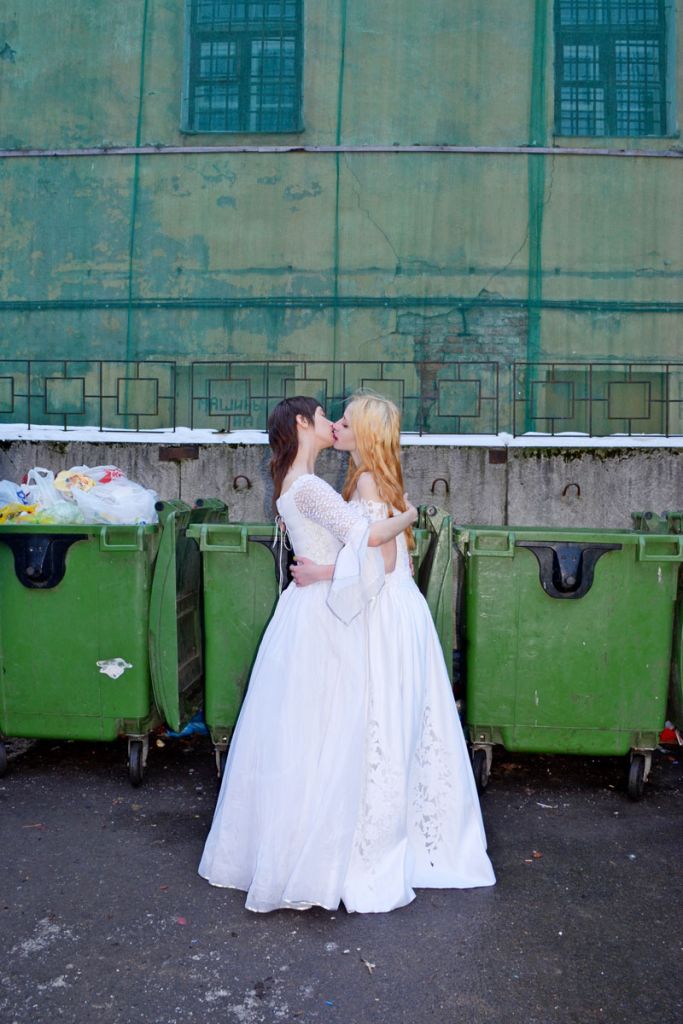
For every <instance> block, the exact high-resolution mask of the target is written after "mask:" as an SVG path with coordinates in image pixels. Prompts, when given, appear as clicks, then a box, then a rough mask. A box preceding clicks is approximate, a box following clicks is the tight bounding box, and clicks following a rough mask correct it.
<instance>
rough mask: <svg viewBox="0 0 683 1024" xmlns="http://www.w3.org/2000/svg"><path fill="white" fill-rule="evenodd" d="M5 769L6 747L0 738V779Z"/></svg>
mask: <svg viewBox="0 0 683 1024" xmlns="http://www.w3.org/2000/svg"><path fill="white" fill-rule="evenodd" d="M6 771H7V747H6V746H5V744H4V743H3V742H2V740H0V779H1V778H2V776H3V775H4V774H5V772H6Z"/></svg>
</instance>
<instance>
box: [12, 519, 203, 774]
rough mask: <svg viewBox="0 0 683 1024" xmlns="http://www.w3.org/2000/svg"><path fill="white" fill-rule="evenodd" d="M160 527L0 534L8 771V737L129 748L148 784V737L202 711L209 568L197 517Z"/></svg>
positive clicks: (16, 529) (42, 528)
mask: <svg viewBox="0 0 683 1024" xmlns="http://www.w3.org/2000/svg"><path fill="white" fill-rule="evenodd" d="M157 508H158V510H159V519H160V522H159V524H158V525H156V524H155V525H147V526H118V525H112V526H109V525H106V526H105V525H100V524H97V525H78V526H47V525H30V524H26V525H23V526H20V525H11V526H3V527H0V770H4V769H5V768H6V765H7V755H6V748H5V744H4V742H2V740H4V739H7V738H8V737H31V738H36V739H40V738H47V739H76V740H113V739H116V738H117V737H119V736H125V737H127V738H128V758H129V775H130V779H131V782H132V783H133V784H134V785H138V784H139V783H140V782H141V781H142V777H143V774H144V769H145V764H146V760H147V751H148V746H149V735H150V733H151V731H152V730H153V729H155V728H156V727H157V726H159V725H161V724H163V723H164V722H167V723H168V724H169V725H170V726H171V728H173V729H179V728H180V726H181V724H182V723H183V722H184V721H185V720H186V719H187V718H189V716H190V715H191V713H192V711H193V710H194V708H195V707H196V705H197V703H198V700H199V684H200V681H201V674H202V651H201V633H200V618H199V616H200V585H199V579H200V558H199V551H198V549H197V545H196V544H195V543H194V542H193V541H190V540H189V539H188V538H187V537H186V536H185V531H186V527H187V525H188V522H189V518H190V509H189V508H188V507H187V506H186V505H183V504H182V503H180V502H160V503H159V505H158V506H157Z"/></svg>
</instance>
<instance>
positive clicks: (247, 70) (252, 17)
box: [184, 0, 303, 132]
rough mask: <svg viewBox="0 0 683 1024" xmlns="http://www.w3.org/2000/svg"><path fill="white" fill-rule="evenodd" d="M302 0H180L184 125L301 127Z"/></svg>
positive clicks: (192, 127)
mask: <svg viewBox="0 0 683 1024" xmlns="http://www.w3.org/2000/svg"><path fill="white" fill-rule="evenodd" d="M301 8H302V0H263V2H259V3H249V2H245V0H188V39H187V60H188V69H187V96H186V108H185V117H184V121H185V127H186V128H187V129H188V130H190V131H197V132H294V131H299V129H300V128H301V64H302V49H303V46H302V28H301V22H302V11H301Z"/></svg>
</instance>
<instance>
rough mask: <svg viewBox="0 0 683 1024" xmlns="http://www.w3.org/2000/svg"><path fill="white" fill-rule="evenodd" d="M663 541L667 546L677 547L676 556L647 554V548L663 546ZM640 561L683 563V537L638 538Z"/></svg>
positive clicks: (651, 536)
mask: <svg viewBox="0 0 683 1024" xmlns="http://www.w3.org/2000/svg"><path fill="white" fill-rule="evenodd" d="M662 541H664V542H665V543H667V544H674V545H675V546H676V549H677V550H676V554H674V555H663V554H661V553H657V552H656V551H654V552H651V553H650V554H648V553H647V550H646V549H647V547H648V546H649V547H650V548H653V547H655V546H656V545H661V543H662ZM638 561H639V562H683V536H681V535H680V534H679V535H678V536H676V535H675V534H673V535H671V536H669V537H665V536H664V535H663V534H661V533H660V534H651V535H648V536H644V537H642V536H641V537H639V538H638Z"/></svg>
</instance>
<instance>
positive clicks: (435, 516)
mask: <svg viewBox="0 0 683 1024" xmlns="http://www.w3.org/2000/svg"><path fill="white" fill-rule="evenodd" d="M188 537H189V538H192V539H193V540H195V541H196V542H197V543H198V545H199V549H200V551H201V555H202V578H203V611H204V666H205V668H204V717H205V721H206V725H207V728H208V730H209V733H210V736H211V740H212V743H213V746H214V752H215V757H216V769H217V773H218V776H219V777H220V775H221V773H222V768H223V765H224V762H225V755H226V752H227V749H228V745H229V743H230V737H231V735H232V731H233V728H234V726H235V722H236V721H237V716H238V714H239V710H240V707H241V705H242V700H243V699H244V694H245V691H246V687H247V683H248V681H249V675H250V673H251V668H252V665H253V663H254V659H255V657H256V652H257V650H258V646H259V643H260V641H261V637H262V636H263V633H264V631H265V628H266V626H267V625H268V622H269V620H270V617H271V615H272V614H273V611H274V610H275V605H276V604H277V600H278V596H279V592H280V581H281V580H282V586H283V587H286V586H287V585H288V583H289V580H290V577H289V576H288V567H289V561H290V559H291V553H290V552H287V551H286V549H283V548H282V549H281V547H280V545H279V544H277V543H276V533H275V527H274V526H273V524H264V523H201V524H200V523H197V524H193V525H190V527H189V528H188ZM415 538H416V542H417V547H416V551H415V553H414V556H413V564H414V567H415V573H416V580H417V582H418V585H419V586H420V588H421V590H422V592H423V593H424V594H425V597H426V600H427V603H428V604H429V607H430V611H431V612H432V616H433V617H434V619H435V622H436V624H437V628H438V630H439V635H440V638H441V642H442V646H443V649H444V656H445V657H446V664H447V665H449V666H450V663H451V661H450V659H451V658H452V646H453V642H452V638H453V615H452V539H451V538H452V524H451V520H450V517H449V516H448V515H447V514H446V513H444V512H441V511H440V510H438V509H436V508H433V507H431V508H421V509H420V519H419V520H418V527H417V528H416V529H415Z"/></svg>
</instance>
